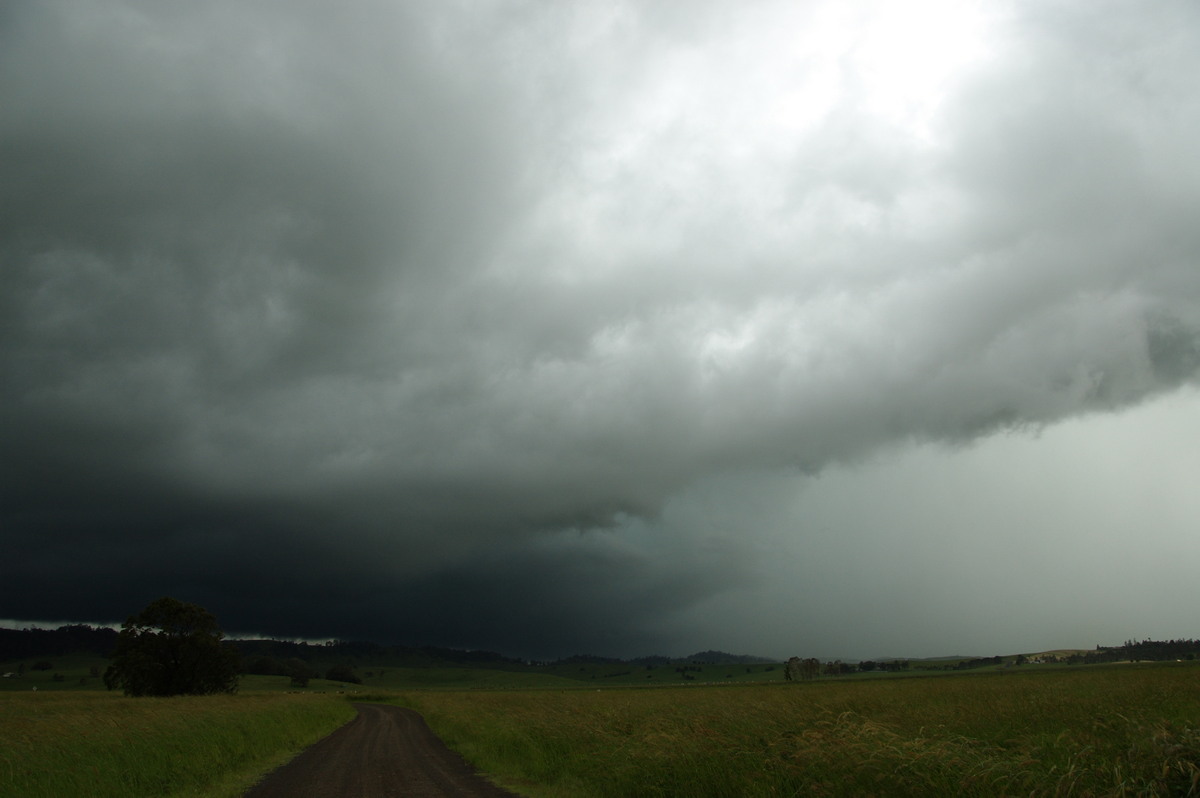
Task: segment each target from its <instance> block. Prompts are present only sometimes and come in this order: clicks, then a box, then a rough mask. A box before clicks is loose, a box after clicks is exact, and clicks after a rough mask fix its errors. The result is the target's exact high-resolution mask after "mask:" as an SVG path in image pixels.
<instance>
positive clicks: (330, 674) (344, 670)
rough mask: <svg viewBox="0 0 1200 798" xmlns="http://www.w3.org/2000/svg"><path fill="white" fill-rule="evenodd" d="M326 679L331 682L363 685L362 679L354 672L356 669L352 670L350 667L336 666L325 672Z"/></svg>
mask: <svg viewBox="0 0 1200 798" xmlns="http://www.w3.org/2000/svg"><path fill="white" fill-rule="evenodd" d="M325 678H326V679H328V680H329V681H331V682H350V683H351V684H362V679H360V678H358V674H357V673H355V672H354V668H351V667H350V666H349V665H334V666H333V667H332V668H330V669H329V670H327V671H325Z"/></svg>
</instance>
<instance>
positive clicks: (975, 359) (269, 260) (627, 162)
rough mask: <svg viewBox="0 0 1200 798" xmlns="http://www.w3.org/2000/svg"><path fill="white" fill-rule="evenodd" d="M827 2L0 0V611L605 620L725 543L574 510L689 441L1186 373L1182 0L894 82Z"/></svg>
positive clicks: (256, 618) (666, 608)
mask: <svg viewBox="0 0 1200 798" xmlns="http://www.w3.org/2000/svg"><path fill="white" fill-rule="evenodd" d="M831 9H832V7H826V6H824V5H820V4H818V5H815V6H813V8H812V9H808V10H806V11H804V13H803V14H801V15H800V16H789V15H791V14H792V12H791V11H789V8H788V6H787V5H785V4H770V3H763V4H752V5H750V6H746V7H742V6H740V5H739V6H737V7H734V6H732V5H728V4H722V3H711V4H706V5H705V6H703V7H701V8H698V9H697V10H695V12H694V13H689V14H687V15H684V14H668V13H665V12H663V11H661V10H660V11H654V12H649V11H641V10H639V9H638V8H636V7H627V6H621V5H610V4H599V3H596V4H589V3H582V4H575V5H571V6H557V5H553V6H548V7H540V6H538V5H536V4H523V3H510V4H505V3H497V4H485V5H482V6H479V7H475V8H470V9H467V8H457V7H454V6H451V5H447V4H441V3H430V4H426V5H422V4H407V3H406V4H389V3H374V2H363V3H352V4H341V5H338V6H336V7H335V6H329V5H327V4H323V3H289V4H282V3H270V2H264V3H221V2H218V3H208V4H201V5H198V4H184V3H163V2H155V3H150V2H146V3H139V2H125V3H110V4H104V5H96V4H84V3H71V2H49V3H42V4H38V5H37V6H36V7H34V6H29V7H23V8H19V9H13V8H10V9H8V10H7V11H6V12H4V15H3V16H2V17H0V25H2V26H3V30H2V31H0V41H2V42H3V46H2V47H0V107H2V108H3V109H4V110H3V112H2V113H0V178H2V179H0V260H2V262H3V280H4V286H3V291H2V293H0V312H2V313H3V318H4V323H3V326H2V328H0V345H2V347H3V348H2V350H0V368H2V370H3V387H0V412H2V414H3V433H2V434H3V442H4V447H5V451H6V457H5V463H4V465H3V466H0V474H2V475H3V486H2V489H3V503H4V504H3V524H4V528H5V531H6V534H5V539H6V546H7V547H8V552H7V554H6V557H5V560H4V562H5V565H4V566H3V570H2V573H0V575H2V576H3V579H0V584H2V587H0V599H2V601H0V615H3V616H7V617H17V618H21V617H84V616H86V617H89V618H95V619H97V620H99V619H115V618H120V617H123V616H125V615H126V614H128V613H129V612H131V611H133V610H135V609H137V607H139V606H140V605H141V604H142V603H144V602H145V601H148V600H150V599H152V598H154V597H156V596H157V595H159V594H163V593H169V594H178V595H180V597H181V598H187V599H191V600H196V601H201V602H202V603H206V604H208V605H209V606H210V607H211V608H213V609H214V610H217V611H218V613H219V615H220V616H221V617H222V619H223V620H224V621H225V623H226V625H227V626H231V627H234V628H236V629H244V630H253V631H261V632H266V633H277V634H289V635H313V636H324V635H338V636H342V637H349V636H355V635H362V636H376V637H378V636H385V637H392V638H405V639H420V640H427V641H429V642H437V643H443V644H449V645H463V646H472V645H474V646H487V647H494V648H501V649H506V650H511V651H523V652H530V653H537V654H555V653H569V651H570V650H574V649H576V648H595V647H596V646H600V645H604V646H607V647H609V650H612V651H625V652H628V653H636V649H641V648H644V647H653V643H654V641H655V640H664V639H666V638H664V637H663V631H662V627H663V626H664V624H666V623H667V621H668V619H670V618H673V617H676V616H677V615H678V614H679V613H681V612H683V611H685V610H687V609H688V608H689V607H694V606H697V605H699V604H702V603H703V602H704V601H705V600H706V599H709V598H711V597H713V596H716V595H720V594H721V593H722V592H724V591H728V590H733V589H736V587H737V585H739V584H744V583H745V582H747V581H749V580H752V579H753V578H755V577H754V573H755V570H754V567H752V566H751V565H750V564H749V563H750V562H751V560H753V558H754V556H755V555H753V554H752V553H751V552H753V551H754V545H755V544H754V543H753V540H752V538H753V533H752V532H745V533H744V534H745V537H746V539H745V540H743V541H742V542H741V544H740V545H730V546H728V547H723V548H721V547H719V548H718V549H716V551H719V552H720V554H719V556H718V555H716V554H713V555H711V556H709V555H707V554H703V553H701V554H697V553H696V549H695V546H694V544H693V543H689V538H687V537H686V536H680V537H678V538H671V540H672V541H674V542H676V543H679V544H680V545H679V548H678V549H677V550H670V549H666V550H664V549H662V548H659V547H656V545H655V544H654V543H652V542H648V541H649V540H650V539H651V538H653V536H654V532H653V530H652V529H650V527H643V526H637V524H636V523H635V526H637V529H639V530H640V532H639V534H640V535H641V537H640V538H638V539H637V540H636V541H634V540H631V539H628V538H627V537H621V536H619V535H616V534H615V533H610V532H604V531H598V530H603V529H605V528H617V529H626V530H627V529H628V528H629V525H630V523H632V522H631V519H636V518H648V519H654V518H656V517H657V515H658V514H659V513H660V512H661V511H662V508H663V507H664V503H665V502H667V501H668V500H669V499H670V497H672V496H674V495H677V494H678V493H679V492H680V491H682V490H684V489H685V488H687V487H688V486H689V485H693V484H695V483H696V481H697V480H699V479H702V478H704V477H707V476H710V475H713V474H721V473H725V472H730V471H737V470H739V469H758V468H774V467H799V468H801V469H804V470H806V471H810V472H813V473H816V472H820V471H821V469H823V468H825V467H827V466H828V465H830V464H831V463H839V462H841V463H844V462H853V461H855V460H856V459H857V458H860V457H862V456H864V455H867V454H869V453H870V452H872V451H875V450H876V449H878V448H880V447H886V446H888V445H891V444H894V443H896V442H898V441H905V440H913V439H915V440H943V441H964V440H971V439H974V438H976V437H977V436H980V435H982V434H985V433H987V432H990V431H994V430H997V429H1005V428H1009V427H1013V426H1021V425H1038V424H1043V423H1050V422H1054V421H1057V420H1060V419H1063V418H1068V417H1071V416H1074V415H1077V414H1080V413H1085V412H1090V411H1095V410H1113V409H1118V408H1122V407H1127V406H1130V405H1132V404H1135V403H1137V402H1139V401H1141V400H1143V399H1144V398H1146V397H1148V396H1152V395H1155V394H1157V393H1159V392H1162V391H1166V390H1169V389H1171V388H1174V387H1176V386H1179V385H1181V384H1185V383H1189V382H1193V381H1194V380H1195V378H1196V374H1197V368H1198V367H1200V303H1198V300H1200V277H1198V275H1200V270H1198V269H1197V263H1196V258H1197V254H1198V253H1200V237H1198V236H1200V234H1198V233H1197V230H1196V227H1195V225H1194V223H1193V220H1194V218H1195V210H1196V207H1197V200H1200V194H1198V189H1197V186H1200V173H1197V170H1196V166H1195V165H1194V158H1192V157H1191V155H1192V149H1193V146H1192V143H1191V131H1194V130H1195V129H1196V124H1195V123H1200V104H1197V103H1196V102H1195V101H1194V98H1193V97H1192V94H1193V92H1192V91H1191V87H1190V85H1189V84H1190V81H1188V80H1187V79H1186V78H1185V77H1184V76H1186V75H1188V74H1190V73H1191V72H1192V71H1194V67H1196V66H1197V64H1196V60H1197V59H1196V55H1195V53H1196V52H1200V51H1198V50H1197V49H1196V47H1195V44H1196V41H1195V31H1196V30H1197V28H1196V26H1195V24H1194V23H1195V22H1196V20H1195V12H1194V10H1193V9H1191V8H1189V7H1188V6H1186V5H1184V4H1179V3H1174V4H1171V3H1168V4H1163V5H1162V6H1157V7H1156V8H1155V9H1154V10H1153V11H1146V10H1145V9H1140V8H1134V7H1133V6H1132V5H1129V4H1120V3H1116V4H1112V6H1111V7H1106V10H1105V11H1104V12H1103V13H1102V12H1099V11H1096V10H1095V9H1093V8H1091V7H1085V6H1082V5H1079V6H1073V5H1071V4H1064V5H1062V6H1060V7H1057V8H1056V9H1055V10H1054V12H1053V13H1049V12H1045V11H1039V10H1037V9H1032V8H1025V7H1023V6H1016V7H1014V10H1013V12H1012V13H1011V14H1009V15H1008V16H1006V17H1005V18H1004V19H1003V21H1002V24H1000V23H997V27H996V30H997V31H998V33H997V34H996V40H995V41H994V42H992V45H991V46H992V47H993V50H994V52H993V53H992V55H991V56H989V57H988V58H984V59H983V60H982V61H981V62H980V63H974V62H972V63H971V65H969V68H968V66H963V67H962V69H961V70H958V71H954V72H952V73H951V76H952V77H954V82H953V85H951V86H950V87H949V88H946V87H941V88H938V92H940V94H939V95H938V96H940V97H941V99H940V100H938V102H936V103H933V104H932V105H930V106H929V108H925V105H922V103H924V102H925V100H924V99H922V97H923V96H924V95H922V96H917V95H915V94H914V95H913V97H912V98H911V100H910V101H906V102H907V104H904V103H901V104H900V106H897V107H900V110H898V111H897V110H895V109H894V108H893V105H894V104H888V102H886V101H887V100H888V99H889V98H895V97H901V96H902V95H903V91H905V90H906V89H904V88H903V87H898V86H892V85H890V84H886V83H880V81H882V80H884V78H885V77H886V75H883V76H881V75H880V74H877V73H875V72H872V70H871V68H870V62H868V61H862V64H861V65H860V66H861V69H860V67H856V66H854V65H855V64H859V61H856V60H854V59H863V58H866V57H867V55H870V53H871V47H870V46H868V44H867V43H860V44H859V45H856V46H853V47H848V49H847V50H846V54H845V57H844V58H842V60H841V61H840V62H836V63H841V64H843V67H842V69H843V71H842V72H841V73H838V72H837V71H836V70H834V71H832V72H822V71H821V70H822V69H823V68H824V67H823V66H822V64H824V63H825V62H823V61H821V59H820V57H818V56H819V53H816V51H811V50H812V48H813V47H816V44H819V40H820V36H818V35H816V34H814V36H815V38H814V39H813V40H812V41H808V40H804V39H803V36H804V31H805V30H807V29H809V28H812V29H813V30H817V31H818V33H820V34H821V35H824V33H822V31H823V30H824V29H821V28H819V26H820V25H825V24H827V22H828V20H827V19H826V17H828V16H829V13H832V10H831ZM826 12H829V13H826ZM876 12H879V13H882V9H880V8H871V7H864V9H860V10H859V11H858V12H856V13H860V14H861V15H862V19H860V20H859V22H858V23H855V24H865V23H864V20H869V19H870V18H871V17H872V15H873V14H874V13H876ZM797 13H798V12H797ZM1127 23H1129V24H1127ZM830 24H832V23H830ZM781 31H782V32H781ZM789 31H790V32H791V33H789ZM791 34H794V36H792V35H791ZM789 36H790V38H789ZM865 41H866V39H865V38H864V42H865ZM796 42H800V43H799V44H797V43H796ZM805 42H807V43H805ZM806 48H807V49H806ZM793 49H794V50H795V51H796V52H795V53H793V52H792V50H793ZM810 51H811V52H810ZM814 53H816V54H814ZM864 53H866V55H864ZM904 55H905V54H904V53H903V52H900V53H893V57H895V58H900V57H901V56H904ZM826 60H828V59H826ZM845 64H851V66H849V67H845V66H844V65H845ZM855 69H860V71H861V74H859V73H857V72H855ZM959 72H961V74H959ZM838 75H840V77H838ZM920 77H921V76H920V75H917V76H916V77H915V78H913V80H917V79H918V78H920ZM826 79H828V80H835V81H841V83H839V84H838V87H837V91H836V92H835V93H834V94H835V96H834V99H829V98H827V97H826V94H824V93H822V90H821V86H822V85H824V84H823V83H822V81H823V80H826ZM873 81H874V82H873ZM903 96H907V95H903ZM913 108H918V109H925V110H920V111H919V113H918V112H917V111H913V110H912V109H913ZM814 109H815V110H814ZM914 114H915V115H914ZM753 526H754V525H753V521H752V519H750V518H745V519H743V520H742V522H741V524H740V525H739V524H735V527H737V528H735V529H732V530H729V534H730V535H731V536H732V538H731V539H736V538H737V536H738V535H739V534H742V533H741V532H739V531H738V529H752V528H753ZM664 534H665V533H664ZM705 534H707V533H705ZM697 536H699V533H697ZM564 541H567V542H564ZM570 541H574V542H570ZM700 548H701V550H703V547H700ZM589 640H590V641H597V642H596V643H594V644H589V643H588V641H589Z"/></svg>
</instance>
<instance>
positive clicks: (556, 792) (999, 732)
mask: <svg viewBox="0 0 1200 798" xmlns="http://www.w3.org/2000/svg"><path fill="white" fill-rule="evenodd" d="M55 664H56V671H54V672H59V673H63V674H64V676H65V677H66V678H64V679H61V680H58V681H53V680H52V679H51V675H50V673H45V672H39V673H37V674H30V673H29V672H28V671H27V672H26V674H25V675H24V676H23V679H22V682H23V685H24V689H23V690H21V691H20V692H16V691H13V692H8V693H5V694H0V741H2V742H3V746H2V747H0V796H5V797H6V798H7V796H14V798H15V797H16V796H20V797H21V798H38V797H39V796H56V797H61V796H76V795H78V796H84V795H86V796H101V797H102V796H123V797H132V796H151V795H153V796H172V798H180V797H182V796H198V797H199V796H204V797H206V798H217V797H218V796H222V797H227V796H235V795H240V794H241V792H242V791H243V790H244V789H245V788H246V787H247V786H248V785H249V784H250V783H252V782H253V781H254V780H255V778H256V777H257V776H258V775H260V774H261V773H263V772H266V771H267V770H270V769H271V768H273V767H275V766H277V765H279V764H281V763H282V762H284V761H286V760H287V759H288V758H289V757H290V756H291V755H292V754H294V753H295V752H297V751H299V750H301V749H302V748H304V747H305V746H307V745H308V744H310V743H311V742H313V741H315V740H316V739H318V738H320V737H321V736H323V735H324V734H326V733H328V732H329V731H331V730H332V729H333V728H335V727H336V726H338V725H340V724H341V723H342V722H344V721H345V720H348V719H349V718H350V717H352V715H353V709H352V708H351V707H350V705H349V704H348V702H346V701H345V698H354V699H356V700H364V699H366V700H385V701H393V702H396V703H400V704H403V705H406V706H411V707H414V708H415V709H417V710H418V711H420V712H421V713H422V714H424V715H425V717H426V718H427V720H428V721H429V723H430V725H431V726H433V728H434V729H435V730H436V731H437V732H438V733H439V734H441V735H442V736H443V738H444V739H445V740H446V741H447V742H448V743H449V744H450V745H451V746H452V747H454V748H456V749H458V750H459V751H461V752H462V753H463V754H465V755H466V756H467V758H468V759H470V760H471V761H472V762H474V763H475V764H476V765H477V766H479V767H480V768H482V769H483V770H485V771H486V772H488V773H490V774H493V775H495V776H496V777H497V778H498V780H500V781H501V782H502V783H504V784H506V785H508V786H510V787H512V788H514V789H516V790H517V791H519V792H522V793H524V794H526V795H529V796H535V797H536V798H552V797H553V798H565V797H567V796H580V797H581V798H586V797H589V796H595V797H596V798H599V797H600V796H604V797H605V798H610V797H611V796H695V797H697V798H699V797H701V796H714V798H715V797H716V796H721V797H722V798H724V797H725V796H734V795H736V796H779V795H793V796H799V795H802V796H809V795H813V796H822V795H828V796H835V795H844V796H870V795H877V796H906V795H907V796H942V795H944V796H952V795H953V796H989V798H990V796H1000V795H1036V796H1117V795H1124V796H1142V795H1145V796H1156V795H1163V796H1166V795H1195V796H1200V664H1197V663H1178V664H1177V663H1159V664H1137V665H1129V664H1126V665H1112V666H1088V667H1078V668H1067V667H1059V666H1050V667H1043V668H1037V667H1030V668H1019V669H1018V668H1012V669H1007V670H993V671H989V672H971V673H965V674H945V675H937V676H924V677H922V676H909V677H908V678H857V679H842V678H839V679H820V680H817V681H814V682H805V683H798V684H785V683H783V682H782V681H780V675H779V672H778V671H774V672H769V671H766V670H765V668H760V667H758V666H754V667H753V668H751V669H750V671H749V672H747V669H746V668H745V667H743V666H705V668H704V670H703V671H702V672H697V677H698V678H700V677H708V678H709V679H711V681H709V682H708V683H702V682H700V681H692V682H688V683H687V686H679V685H678V683H677V682H675V683H668V680H669V679H672V678H674V679H678V675H677V674H675V675H672V672H671V671H665V672H664V673H655V674H653V676H652V678H650V679H646V680H645V682H642V681H641V680H642V679H645V676H644V674H640V673H622V672H621V671H620V670H619V669H616V668H613V669H609V670H605V669H604V668H606V667H607V666H603V667H598V668H597V669H596V670H594V671H592V672H587V671H583V672H580V671H578V669H576V670H575V671H574V672H573V673H572V674H571V675H572V676H573V677H574V678H568V676H567V675H566V673H562V674H553V673H528V674H520V673H510V672H504V671H483V670H479V669H412V671H411V672H410V671H408V670H406V669H401V668H385V669H382V670H383V673H382V674H380V673H379V672H378V671H376V672H375V675H373V676H372V677H370V678H368V679H367V680H366V681H367V683H366V684H364V685H362V686H361V687H357V688H356V689H358V690H361V691H362V692H358V693H352V694H349V695H346V696H341V695H338V692H337V688H338V687H339V685H336V684H335V683H327V682H324V681H323V680H314V681H313V684H312V687H310V688H309V690H308V691H306V692H305V693H304V694H291V693H287V692H284V690H285V688H286V682H287V680H286V678H285V677H270V676H254V677H245V678H244V679H243V681H242V691H241V692H240V693H239V694H238V695H233V696H208V697H192V698H170V699H151V698H142V699H131V698H126V697H124V696H121V695H119V694H114V693H105V692H97V691H87V690H85V689H83V688H85V687H86V686H87V685H86V684H84V685H80V684H79V680H80V679H84V680H85V681H86V680H88V679H91V677H90V676H89V675H88V674H89V673H90V668H91V667H92V665H93V664H94V663H91V662H90V661H87V660H85V659H81V660H79V661H73V660H66V659H64V660H63V661H62V662H56V663H55ZM576 674H578V675H576ZM68 675H69V676H68ZM593 677H594V678H593ZM27 678H33V679H37V680H48V681H44V682H43V684H45V685H46V687H47V689H43V690H39V691H38V692H33V691H31V690H30V689H29V687H30V682H29V681H27V680H26V679H27ZM763 678H770V679H772V681H770V682H763V681H761V680H762V679H763ZM95 681H96V680H94V679H92V683H93V684H94V683H95ZM621 681H624V682H625V683H626V684H627V685H634V684H636V685H637V686H636V687H634V686H624V687H621V686H617V685H619V684H620V682H621ZM389 685H404V686H406V687H407V689H404V690H402V691H398V690H395V689H391V688H390V687H389ZM51 687H53V688H57V689H53V690H51V689H49V688H51ZM599 688H607V689H599Z"/></svg>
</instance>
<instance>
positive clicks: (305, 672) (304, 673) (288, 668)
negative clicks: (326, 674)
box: [283, 657, 312, 687]
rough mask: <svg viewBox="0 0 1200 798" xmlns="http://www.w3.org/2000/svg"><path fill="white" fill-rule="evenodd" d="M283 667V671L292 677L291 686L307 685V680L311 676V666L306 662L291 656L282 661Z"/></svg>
mask: <svg viewBox="0 0 1200 798" xmlns="http://www.w3.org/2000/svg"><path fill="white" fill-rule="evenodd" d="M283 668H284V672H285V673H286V674H287V675H288V676H290V677H291V679H292V687H308V680H309V679H310V678H311V677H312V668H311V667H309V664H308V663H307V662H305V661H304V660H302V659H299V658H297V657H292V658H291V659H289V660H288V661H287V662H285V663H283Z"/></svg>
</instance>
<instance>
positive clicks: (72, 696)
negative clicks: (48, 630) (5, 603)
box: [0, 691, 355, 798]
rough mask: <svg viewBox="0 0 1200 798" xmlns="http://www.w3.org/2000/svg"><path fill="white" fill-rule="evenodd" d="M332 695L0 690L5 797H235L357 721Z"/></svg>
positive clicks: (1, 790)
mask: <svg viewBox="0 0 1200 798" xmlns="http://www.w3.org/2000/svg"><path fill="white" fill-rule="evenodd" d="M354 714H355V712H354V708H353V707H352V706H351V705H350V703H349V702H347V701H345V700H342V699H341V697H339V696H337V695H336V694H334V695H329V694H327V695H290V694H287V693H281V692H276V693H260V694H244V693H243V694H239V695H220V696H187V697H176V698H127V697H125V696H123V695H119V694H114V693H104V692H81V691H54V692H50V691H38V692H32V691H29V692H22V693H6V694H3V695H0V740H3V741H4V744H3V746H2V747H0V796H5V798H7V797H8V796H12V798H17V797H18V796H19V797H20V798H43V797H44V798H64V796H89V797H92V798H107V797H108V796H113V798H131V797H132V796H171V798H183V797H184V796H195V797H196V798H226V797H229V798H231V797H232V796H240V795H241V794H242V793H243V792H245V790H246V789H248V788H249V787H250V786H251V785H253V784H254V783H255V781H257V779H258V778H259V777H261V776H262V775H264V774H265V773H267V772H269V771H270V770H272V769H273V768H275V767H278V766H279V765H281V764H283V763H284V762H286V761H287V760H288V759H290V758H291V757H292V756H294V755H295V754H296V753H299V752H300V751H301V750H303V749H304V748H306V747H308V746H309V745H311V744H312V743H314V742H316V741H317V740H319V739H320V738H321V737H324V736H325V735H327V734H329V733H330V732H331V731H333V730H334V729H336V728H337V727H338V726H340V725H342V724H343V723H345V722H346V721H348V720H350V719H351V718H353V717H354Z"/></svg>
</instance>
